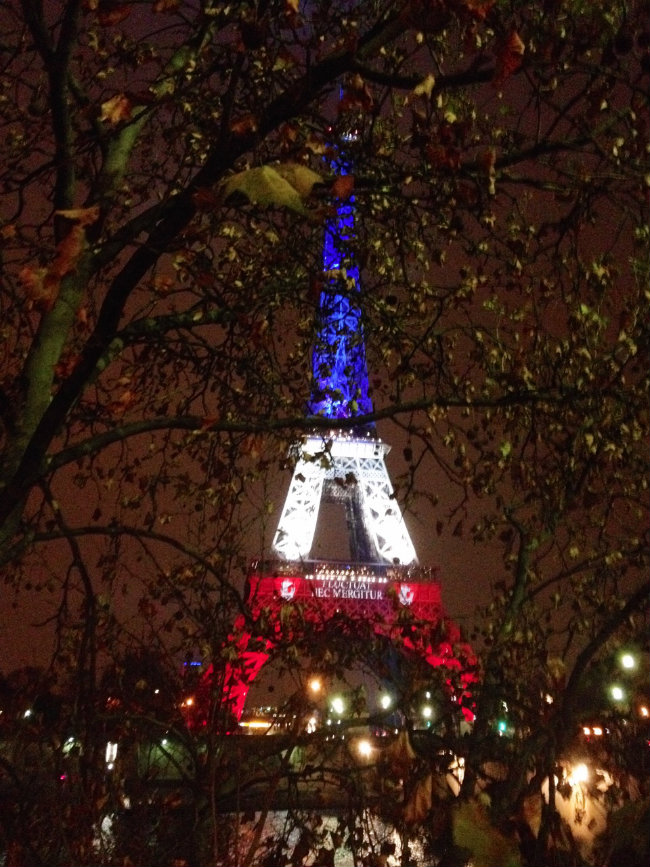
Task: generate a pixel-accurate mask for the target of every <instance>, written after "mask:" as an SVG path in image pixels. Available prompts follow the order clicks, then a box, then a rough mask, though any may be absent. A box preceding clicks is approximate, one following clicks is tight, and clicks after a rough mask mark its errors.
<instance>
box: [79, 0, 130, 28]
mask: <svg viewBox="0 0 650 867" xmlns="http://www.w3.org/2000/svg"><path fill="white" fill-rule="evenodd" d="M88 8H89V9H97V17H98V19H99V23H100V24H101V25H102V27H110V26H112V25H114V24H119V23H120V21H124V19H125V18H128V17H129V15H130V14H131V11H132V5H130V4H128V3H117V2H115V0H99V3H97V0H95V2H92V0H90V2H89V3H88Z"/></svg>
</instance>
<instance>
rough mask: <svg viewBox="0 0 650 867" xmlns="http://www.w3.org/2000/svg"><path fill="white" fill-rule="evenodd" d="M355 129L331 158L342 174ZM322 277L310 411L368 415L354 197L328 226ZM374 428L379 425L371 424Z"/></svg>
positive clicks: (342, 415)
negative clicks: (355, 237)
mask: <svg viewBox="0 0 650 867" xmlns="http://www.w3.org/2000/svg"><path fill="white" fill-rule="evenodd" d="M356 138H357V136H356V134H355V133H354V132H348V133H344V134H343V135H342V136H341V137H340V141H339V146H338V148H337V151H336V155H335V157H334V159H332V161H331V166H332V169H333V171H334V172H335V173H336V174H338V175H339V176H346V175H349V174H350V170H351V158H350V149H351V148H352V147H353V146H354V143H355V141H356ZM323 282H324V286H323V289H322V291H321V295H320V302H319V309H318V318H317V330H318V334H317V338H316V342H315V345H314V349H313V356H312V372H313V380H312V394H311V399H310V401H309V404H308V411H309V414H310V415H318V416H325V417H326V418H331V419H332V420H335V419H342V418H354V417H355V416H362V415H368V414H370V413H371V412H372V401H371V400H370V396H369V389H368V367H367V363H366V350H365V343H364V339H363V325H362V321H361V309H360V306H359V298H360V281H359V267H358V265H357V263H356V260H355V256H354V196H353V195H350V196H349V198H348V199H347V200H346V201H342V202H340V203H339V205H338V207H337V210H336V214H335V216H334V218H333V219H332V220H330V221H329V222H328V223H327V225H326V227H325V237H324V242H323ZM371 428H372V429H374V425H371Z"/></svg>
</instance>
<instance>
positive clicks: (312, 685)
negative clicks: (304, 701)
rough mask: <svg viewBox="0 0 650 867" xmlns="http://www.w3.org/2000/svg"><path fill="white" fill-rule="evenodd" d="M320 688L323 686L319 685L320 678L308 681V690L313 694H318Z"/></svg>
mask: <svg viewBox="0 0 650 867" xmlns="http://www.w3.org/2000/svg"><path fill="white" fill-rule="evenodd" d="M322 688H323V684H322V683H321V680H320V678H319V677H312V679H311V680H310V681H309V689H310V690H311V691H312V692H313V693H314V694H318V693H319V692H320V691H321V689H322Z"/></svg>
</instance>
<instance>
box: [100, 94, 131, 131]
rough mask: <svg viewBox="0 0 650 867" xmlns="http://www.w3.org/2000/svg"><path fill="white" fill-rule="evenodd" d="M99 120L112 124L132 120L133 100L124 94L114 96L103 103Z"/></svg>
mask: <svg viewBox="0 0 650 867" xmlns="http://www.w3.org/2000/svg"><path fill="white" fill-rule="evenodd" d="M99 119H100V120H101V121H104V122H107V123H112V124H117V123H121V122H122V121H123V120H131V100H130V99H129V98H128V96H126V95H125V94H123V93H118V94H116V95H115V96H112V97H111V98H110V99H107V100H106V102H103V103H102V106H101V112H100V115H99Z"/></svg>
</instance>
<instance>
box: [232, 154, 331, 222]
mask: <svg viewBox="0 0 650 867" xmlns="http://www.w3.org/2000/svg"><path fill="white" fill-rule="evenodd" d="M317 183H322V178H321V176H320V175H318V174H317V173H316V172H313V171H312V170H311V169H308V168H307V166H302V165H299V164H297V163H283V164H282V165H277V166H259V167H257V168H254V169H247V170H246V171H243V172H238V173H237V174H236V175H232V177H230V178H228V180H227V181H226V182H225V183H224V185H223V190H224V193H225V197H226V199H227V198H228V197H229V196H232V195H233V194H236V193H238V194H240V195H243V196H245V197H246V198H247V199H248V200H249V202H252V203H253V204H256V205H264V206H267V207H276V208H278V207H279V208H289V210H291V211H296V212H297V213H299V214H305V213H307V209H306V208H305V204H304V199H306V198H307V197H308V196H309V194H310V193H311V191H312V189H313V187H314V184H317Z"/></svg>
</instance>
